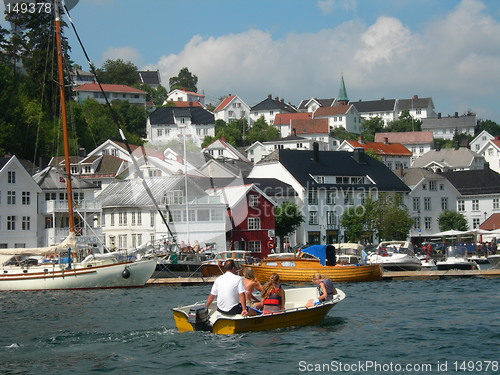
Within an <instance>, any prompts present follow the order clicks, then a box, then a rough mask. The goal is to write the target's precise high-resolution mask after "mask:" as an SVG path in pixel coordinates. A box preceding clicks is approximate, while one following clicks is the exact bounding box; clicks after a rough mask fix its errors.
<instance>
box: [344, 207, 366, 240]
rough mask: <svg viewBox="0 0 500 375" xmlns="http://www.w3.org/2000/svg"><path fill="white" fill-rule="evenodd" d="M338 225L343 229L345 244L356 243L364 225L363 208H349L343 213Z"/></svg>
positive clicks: (364, 214)
mask: <svg viewBox="0 0 500 375" xmlns="http://www.w3.org/2000/svg"><path fill="white" fill-rule="evenodd" d="M340 224H341V225H342V227H344V228H345V238H346V242H358V241H359V240H360V239H361V237H362V234H363V231H364V228H365V225H366V211H365V209H364V207H363V206H357V207H349V208H348V209H347V210H345V211H344V213H343V214H342V217H341V219H340Z"/></svg>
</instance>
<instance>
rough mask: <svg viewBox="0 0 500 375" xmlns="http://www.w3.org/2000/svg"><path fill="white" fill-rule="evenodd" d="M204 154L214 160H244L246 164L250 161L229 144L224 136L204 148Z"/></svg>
mask: <svg viewBox="0 0 500 375" xmlns="http://www.w3.org/2000/svg"><path fill="white" fill-rule="evenodd" d="M202 152H203V153H205V154H208V155H210V156H212V157H213V158H226V159H233V160H243V161H245V162H248V161H249V160H248V159H247V157H246V156H245V155H243V154H242V153H241V152H239V151H238V150H237V149H236V147H234V146H233V145H232V144H231V143H229V142H227V141H226V138H225V137H224V136H223V137H221V138H219V139H216V140H215V141H213V142H212V143H210V144H209V145H207V146H206V147H204V148H203V149H202Z"/></svg>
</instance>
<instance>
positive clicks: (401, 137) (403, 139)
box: [375, 131, 434, 145]
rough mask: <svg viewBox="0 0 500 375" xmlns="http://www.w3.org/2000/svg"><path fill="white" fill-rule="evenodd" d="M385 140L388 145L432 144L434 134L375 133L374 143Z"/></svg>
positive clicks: (423, 132)
mask: <svg viewBox="0 0 500 375" xmlns="http://www.w3.org/2000/svg"><path fill="white" fill-rule="evenodd" d="M385 138H387V139H388V141H389V142H390V143H402V144H404V145H407V144H419V143H422V144H427V143H431V144H432V143H433V142H434V133H432V132H426V131H422V132H396V133H375V142H384V141H385Z"/></svg>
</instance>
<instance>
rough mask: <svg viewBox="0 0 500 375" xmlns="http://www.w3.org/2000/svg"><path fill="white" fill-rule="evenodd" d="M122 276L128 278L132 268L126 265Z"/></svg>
mask: <svg viewBox="0 0 500 375" xmlns="http://www.w3.org/2000/svg"><path fill="white" fill-rule="evenodd" d="M122 277H123V278H124V279H128V278H129V277H130V270H129V269H128V268H127V267H125V269H124V270H123V272H122Z"/></svg>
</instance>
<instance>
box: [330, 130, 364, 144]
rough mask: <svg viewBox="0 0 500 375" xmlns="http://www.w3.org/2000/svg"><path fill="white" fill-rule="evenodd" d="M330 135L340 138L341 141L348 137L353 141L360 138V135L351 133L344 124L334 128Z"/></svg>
mask: <svg viewBox="0 0 500 375" xmlns="http://www.w3.org/2000/svg"><path fill="white" fill-rule="evenodd" d="M330 135H331V136H332V137H334V138H337V139H340V140H341V141H343V140H346V139H348V140H351V141H356V140H357V139H358V136H357V135H356V134H353V133H349V132H348V131H346V130H345V128H343V127H342V126H340V127H338V128H335V129H333V130H332V131H331V132H330Z"/></svg>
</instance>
